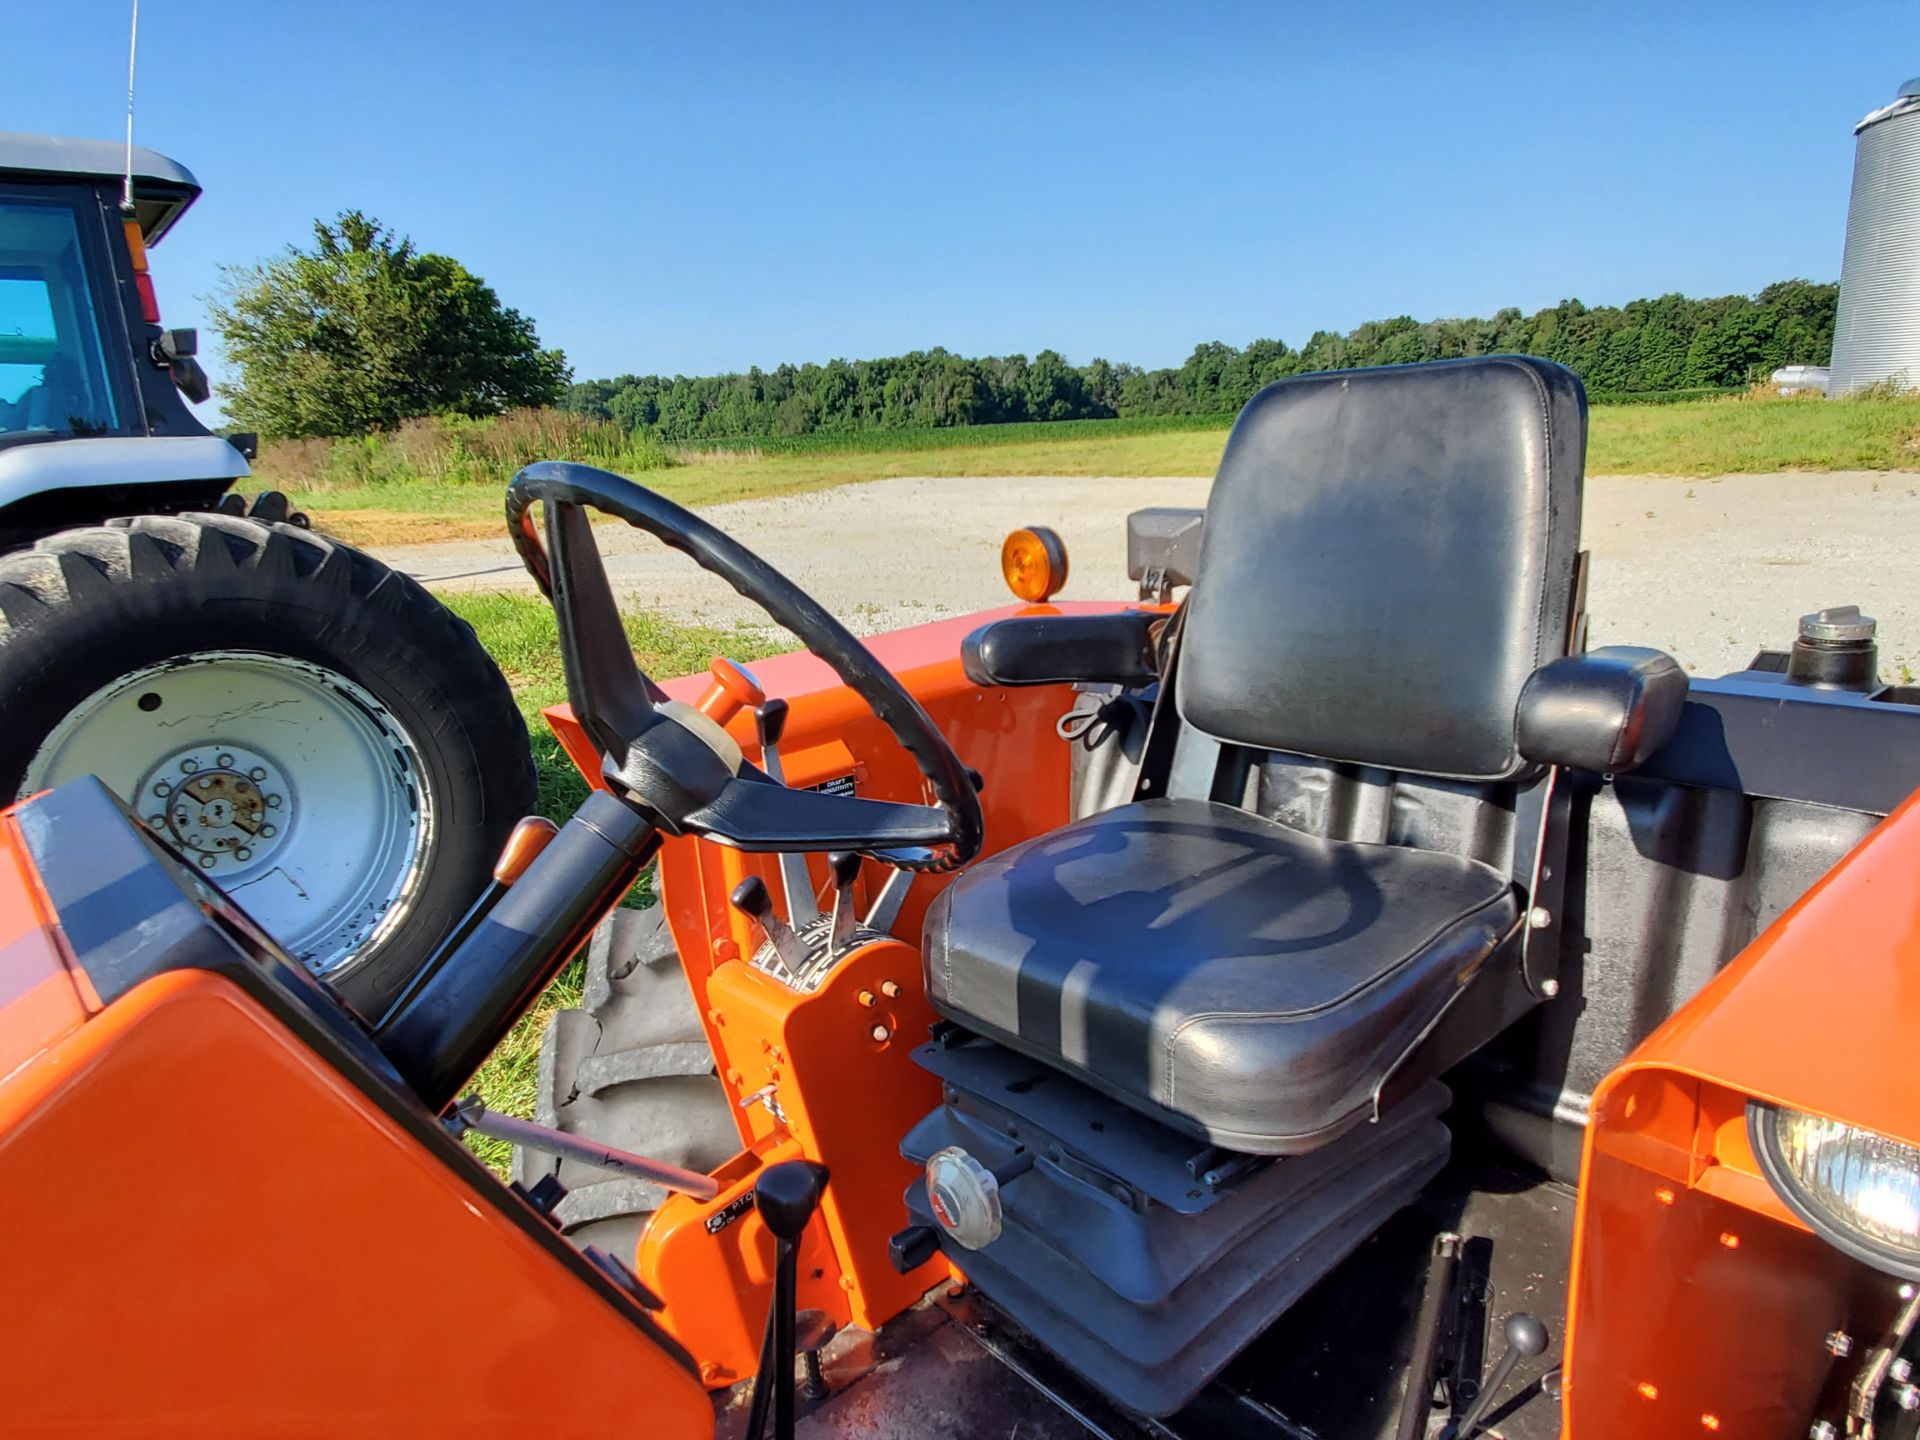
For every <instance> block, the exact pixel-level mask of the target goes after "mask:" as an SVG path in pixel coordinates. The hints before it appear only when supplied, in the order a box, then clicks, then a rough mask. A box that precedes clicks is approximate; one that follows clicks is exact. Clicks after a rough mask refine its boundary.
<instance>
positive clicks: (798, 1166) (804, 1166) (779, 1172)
mask: <svg viewBox="0 0 1920 1440" xmlns="http://www.w3.org/2000/svg"><path fill="white" fill-rule="evenodd" d="M826 1188H827V1167H826V1166H824V1165H816V1164H815V1163H814V1162H813V1161H811V1160H783V1161H781V1162H780V1163H779V1164H778V1165H769V1166H768V1167H767V1168H766V1169H765V1170H764V1171H762V1172H761V1175H760V1178H759V1179H758V1180H756V1181H755V1182H754V1185H753V1203H754V1208H755V1209H757V1210H758V1211H759V1212H760V1218H761V1220H763V1221H764V1222H766V1227H767V1229H769V1230H771V1231H772V1232H773V1233H774V1235H775V1236H776V1237H778V1238H779V1239H781V1240H798V1239H799V1238H800V1232H801V1231H802V1230H804V1229H806V1228H807V1221H809V1220H811V1219H812V1218H813V1212H814V1211H815V1210H816V1209H818V1208H819V1206H820V1192H821V1191H823V1190H825V1189H826Z"/></svg>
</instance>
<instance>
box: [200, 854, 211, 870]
mask: <svg viewBox="0 0 1920 1440" xmlns="http://www.w3.org/2000/svg"><path fill="white" fill-rule="evenodd" d="M200 868H201V869H202V870H211V869H213V856H211V855H202V856H201V857H200Z"/></svg>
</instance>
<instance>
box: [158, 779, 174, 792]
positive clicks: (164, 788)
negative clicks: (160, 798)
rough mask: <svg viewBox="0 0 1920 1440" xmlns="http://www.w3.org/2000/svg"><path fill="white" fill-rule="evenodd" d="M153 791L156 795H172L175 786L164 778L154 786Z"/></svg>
mask: <svg viewBox="0 0 1920 1440" xmlns="http://www.w3.org/2000/svg"><path fill="white" fill-rule="evenodd" d="M153 793H154V794H156V795H171V794H172V793H173V786H171V785H169V784H168V783H167V782H166V781H164V780H162V781H161V782H160V783H159V784H157V785H155V786H154V787H153Z"/></svg>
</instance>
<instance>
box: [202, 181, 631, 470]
mask: <svg viewBox="0 0 1920 1440" xmlns="http://www.w3.org/2000/svg"><path fill="white" fill-rule="evenodd" d="M313 234H314V243H313V245H312V247H311V248H310V249H305V250H302V249H300V248H299V247H297V246H292V245H290V246H288V247H287V250H286V253H285V254H283V255H281V256H279V257H277V258H276V259H274V260H271V261H268V262H267V263H265V264H261V265H251V266H245V265H242V266H229V267H227V269H226V270H225V272H224V276H223V281H222V287H221V291H220V294H219V296H218V297H217V299H216V301H215V303H214V305H213V307H212V315H213V323H214V326H215V328H216V329H218V330H219V332H220V337H221V340H222V341H223V342H224V344H225V347H226V354H227V360H228V362H229V363H230V364H231V365H232V366H233V367H234V370H235V372H236V378H235V379H233V380H231V381H229V382H227V383H224V384H222V385H221V386H220V393H221V395H222V397H224V399H225V401H226V409H227V414H228V415H229V416H230V417H231V418H232V419H233V421H234V423H235V424H237V425H241V426H245V427H247V428H249V429H253V430H258V431H260V432H261V433H262V434H266V435H277V436H304V435H358V434H364V433H365V432H367V431H369V430H375V429H386V428H391V427H392V426H394V425H397V424H398V423H399V422H400V421H402V420H405V419H408V418H410V417H412V416H415V415H435V414H446V413H457V414H462V415H494V414H498V413H499V412H501V411H503V410H506V409H509V408H511V407H513V406H516V405H551V404H556V403H558V402H559V401H560V399H561V398H562V397H563V396H565V395H566V393H567V381H568V380H569V379H570V378H571V371H569V369H568V368H567V362H566V357H565V356H564V355H563V354H561V352H560V351H558V350H543V349H541V348H540V340H539V337H538V336H537V335H536V334H535V333H534V329H533V322H532V321H531V320H529V319H527V317H526V316H524V315H522V314H521V313H520V312H519V311H518V310H513V309H509V308H507V307H506V306H503V305H502V304H501V303H500V298H499V297H498V296H497V295H495V294H494V292H493V290H492V289H491V287H489V286H488V285H487V284H486V283H485V282H484V281H483V280H481V279H480V277H479V276H477V275H475V274H474V273H473V272H472V271H470V270H468V269H467V268H466V266H464V265H462V264H461V263H460V262H459V261H458V260H455V259H453V258H452V257H450V256H446V255H435V254H431V253H426V252H422V251H419V250H416V249H415V248H414V245H413V242H412V241H411V240H408V239H406V238H404V237H401V236H396V235H395V234H394V233H393V232H392V231H391V230H389V229H387V227H386V226H384V225H382V224H381V223H380V222H379V221H378V220H374V219H371V218H369V217H368V216H366V215H363V214H361V212H359V211H358V210H346V211H342V212H341V213H340V215H339V216H338V217H337V218H335V219H334V220H332V221H325V220H316V221H315V222H314V226H313ZM578 398H579V399H581V400H584V401H585V402H586V403H587V405H588V406H589V407H590V408H595V409H600V408H605V407H608V406H609V405H610V403H611V402H612V401H613V400H615V399H617V398H618V388H617V387H616V386H606V387H601V386H592V387H590V388H589V389H588V391H587V393H586V394H585V395H582V396H580V397H578Z"/></svg>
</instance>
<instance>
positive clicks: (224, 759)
mask: <svg viewBox="0 0 1920 1440" xmlns="http://www.w3.org/2000/svg"><path fill="white" fill-rule="evenodd" d="M213 763H214V764H216V765H218V766H219V767H220V768H221V769H222V770H226V769H230V768H231V767H232V765H233V756H231V755H217V756H215V757H214V761H213Z"/></svg>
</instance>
